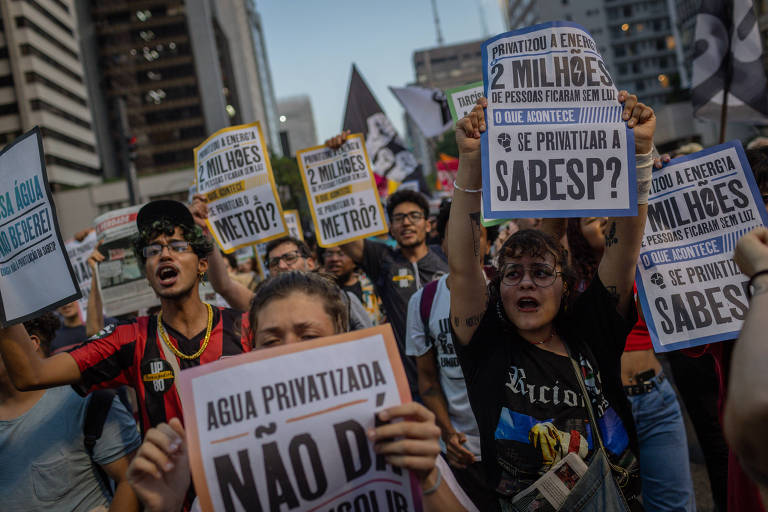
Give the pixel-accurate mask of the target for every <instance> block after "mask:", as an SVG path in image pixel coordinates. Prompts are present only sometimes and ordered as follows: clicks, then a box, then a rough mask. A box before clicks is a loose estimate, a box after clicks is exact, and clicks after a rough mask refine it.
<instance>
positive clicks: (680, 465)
mask: <svg viewBox="0 0 768 512" xmlns="http://www.w3.org/2000/svg"><path fill="white" fill-rule="evenodd" d="M658 379H659V377H658V376H656V377H654V378H653V380H654V381H655V382H656V387H654V388H653V389H652V390H651V391H649V392H648V393H643V394H642V395H635V396H630V397H628V398H629V401H630V402H631V403H632V416H634V418H635V424H636V426H637V436H638V439H639V441H640V453H639V454H638V455H639V457H638V459H639V462H640V479H641V481H642V484H643V506H644V507H645V510H646V511H647V512H656V511H673V510H674V511H685V512H695V510H696V501H695V498H694V494H693V482H692V480H691V467H690V464H689V462H688V441H687V440H686V438H685V426H684V425H683V415H682V413H681V412H680V404H678V403H677V396H676V395H675V391H674V389H672V385H671V384H670V383H669V380H668V379H665V380H664V381H663V382H662V383H659V380H658Z"/></svg>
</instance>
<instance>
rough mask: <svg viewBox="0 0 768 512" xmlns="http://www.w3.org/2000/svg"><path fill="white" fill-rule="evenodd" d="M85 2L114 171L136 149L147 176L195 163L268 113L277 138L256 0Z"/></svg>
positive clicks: (87, 40) (108, 161)
mask: <svg viewBox="0 0 768 512" xmlns="http://www.w3.org/2000/svg"><path fill="white" fill-rule="evenodd" d="M78 2H79V8H80V9H79V10H80V18H81V21H82V26H83V30H82V46H83V48H84V51H88V53H89V55H88V56H87V58H86V66H87V69H88V80H89V90H90V91H92V100H93V103H94V117H95V118H96V124H97V129H96V131H97V135H98V137H99V140H100V147H101V148H102V149H103V151H104V153H103V154H102V158H103V160H104V161H105V163H104V167H105V175H107V176H121V175H125V174H126V170H127V166H128V157H129V156H130V157H131V158H132V159H133V162H134V164H135V166H136V169H137V171H138V173H139V174H140V175H141V174H154V173H162V172H168V171H172V170H177V169H185V168H191V167H192V166H193V163H194V154H193V148H194V147H195V146H197V145H198V144H200V143H201V142H202V141H203V140H204V139H205V138H206V137H207V136H208V135H209V134H211V133H213V132H214V131H216V130H218V129H220V128H223V127H226V126H229V125H234V124H239V123H246V122H253V121H257V120H260V121H262V128H263V129H264V131H265V132H266V133H265V138H266V139H267V140H268V141H273V140H275V137H274V134H273V133H272V131H271V128H272V126H273V125H274V117H275V112H274V109H273V108H270V105H271V104H270V103H269V102H268V101H267V102H265V101H264V100H263V97H264V94H265V91H264V87H263V82H264V81H265V80H266V81H271V78H270V77H269V71H268V68H267V66H266V58H265V55H264V53H263V38H261V39H259V41H258V42H259V43H260V44H261V47H260V48H261V53H259V52H257V51H256V48H255V44H256V42H255V39H254V34H255V32H259V30H260V26H259V27H255V26H254V22H258V16H257V13H256V12H255V4H254V3H253V0H220V1H218V2H210V1H208V0H154V1H151V2H149V1H143V2H136V1H131V0H110V1H109V2H103V1H100V0H78ZM254 14H256V16H255V17H254ZM85 49H88V50H85ZM264 68H266V69H264ZM270 88H271V86H270ZM270 116H271V118H272V121H271V122H270V121H269V120H268V119H269V117H270ZM273 145H274V144H273ZM127 146H130V148H128V149H129V151H130V155H128V151H127V150H126V147H127Z"/></svg>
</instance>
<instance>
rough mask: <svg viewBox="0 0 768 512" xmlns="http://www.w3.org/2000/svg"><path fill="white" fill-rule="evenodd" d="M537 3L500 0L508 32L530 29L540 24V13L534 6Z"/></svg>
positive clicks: (531, 0)
mask: <svg viewBox="0 0 768 512" xmlns="http://www.w3.org/2000/svg"><path fill="white" fill-rule="evenodd" d="M535 3H536V0H499V7H500V8H501V14H502V16H503V17H504V22H505V23H506V26H507V30H516V29H518V28H523V27H530V26H531V25H535V24H536V23H538V21H539V11H538V9H536V7H535V6H534V4H535Z"/></svg>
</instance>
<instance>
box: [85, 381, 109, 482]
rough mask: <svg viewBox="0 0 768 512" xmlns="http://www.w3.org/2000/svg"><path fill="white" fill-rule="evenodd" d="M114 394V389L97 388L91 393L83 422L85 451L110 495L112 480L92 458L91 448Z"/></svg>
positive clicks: (96, 438) (102, 428) (93, 445)
mask: <svg viewBox="0 0 768 512" xmlns="http://www.w3.org/2000/svg"><path fill="white" fill-rule="evenodd" d="M115 394H116V393H115V390H114V389H99V390H97V391H94V392H93V393H91V400H90V401H89V402H88V407H87V409H86V410H85V421H84V422H83V434H84V438H83V444H84V445H85V451H86V452H88V456H89V457H90V458H91V462H93V466H94V467H95V468H96V472H97V473H98V475H99V478H100V479H101V481H102V483H103V484H104V487H105V488H106V489H108V490H109V493H110V495H113V494H114V489H113V488H112V480H111V479H110V478H109V476H108V475H107V474H106V473H105V472H104V470H103V469H101V466H99V465H98V464H97V463H96V461H94V460H93V449H94V447H95V446H96V441H98V440H99V438H100V437H101V433H102V432H103V431H104V422H105V421H106V420H107V414H109V409H110V408H111V407H112V401H113V400H114V398H115Z"/></svg>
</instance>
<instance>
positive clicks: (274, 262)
mask: <svg viewBox="0 0 768 512" xmlns="http://www.w3.org/2000/svg"><path fill="white" fill-rule="evenodd" d="M300 257H301V253H300V252H299V251H288V252H287V253H285V254H282V255H280V256H275V257H274V258H269V261H268V262H267V266H268V267H269V268H277V267H278V266H279V265H280V262H281V261H284V262H285V264H286V265H288V266H291V265H293V264H294V263H296V262H297V261H298V260H299V258H300Z"/></svg>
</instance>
